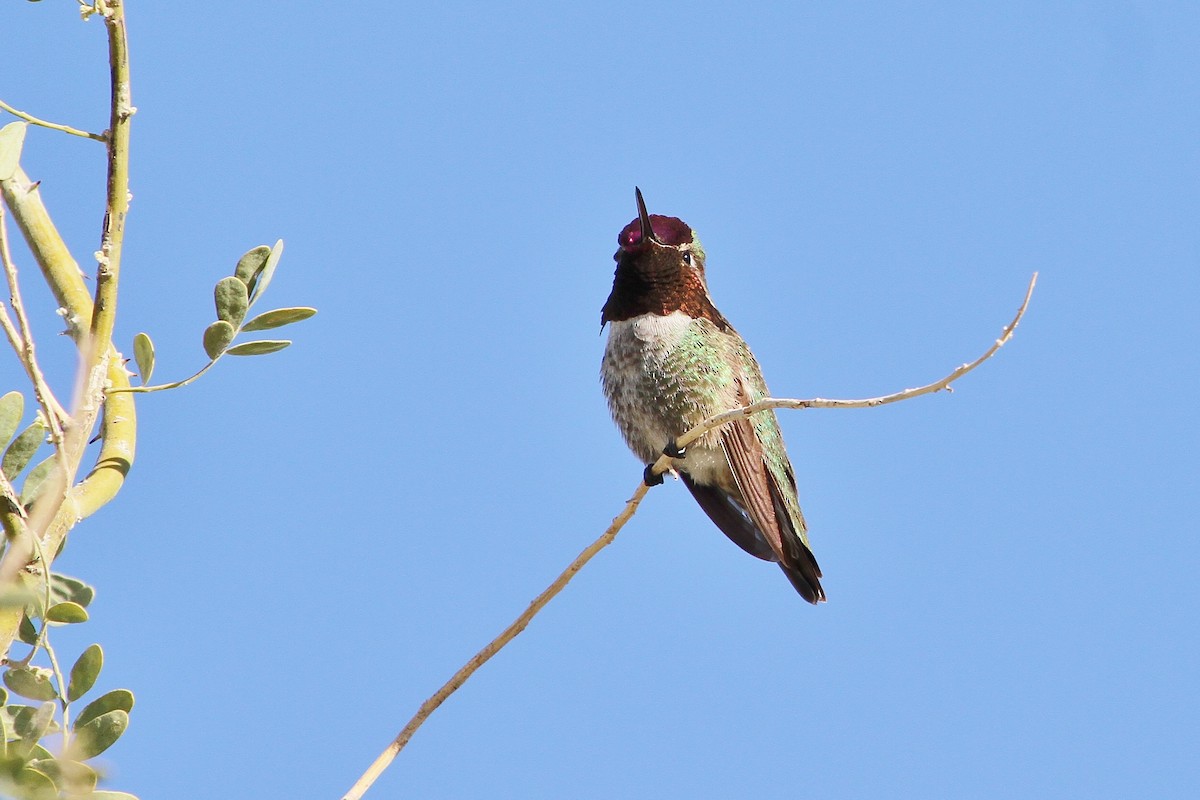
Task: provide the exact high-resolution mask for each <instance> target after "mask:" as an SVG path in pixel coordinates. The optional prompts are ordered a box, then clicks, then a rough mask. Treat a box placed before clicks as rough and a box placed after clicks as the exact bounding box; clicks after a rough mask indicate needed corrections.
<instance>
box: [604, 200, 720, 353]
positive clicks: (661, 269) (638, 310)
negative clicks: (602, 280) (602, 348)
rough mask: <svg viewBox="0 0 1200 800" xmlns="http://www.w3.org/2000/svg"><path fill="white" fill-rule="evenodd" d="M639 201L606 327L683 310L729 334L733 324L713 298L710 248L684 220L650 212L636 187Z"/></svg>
mask: <svg viewBox="0 0 1200 800" xmlns="http://www.w3.org/2000/svg"><path fill="white" fill-rule="evenodd" d="M634 196H635V198H636V199H637V210H638V215H637V217H636V218H634V220H633V221H632V222H630V223H629V224H628V225H626V226H625V227H624V228H622V229H621V232H620V233H619V234H617V244H618V245H619V246H620V247H619V248H618V250H617V252H616V254H615V255H614V256H613V259H614V260H615V261H616V262H617V271H616V274H615V275H614V276H613V288H612V293H611V294H609V296H608V301H607V302H606V303H605V304H604V308H603V309H602V310H601V312H600V326H601V327H603V326H604V324H605V323H608V322H620V321H621V320H627V319H632V318H633V317H637V316H641V315H642V314H657V315H659V316H666V315H668V314H671V313H674V312H676V311H682V312H684V313H685V314H687V315H688V316H690V317H693V318H701V317H703V318H705V319H708V320H710V321H711V322H712V323H713V324H715V325H716V326H717V327H718V328H720V329H722V330H725V329H727V328H728V327H729V323H728V322H727V321H726V320H725V318H724V317H723V316H721V312H719V311H717V308H716V306H715V305H713V302H712V298H711V297H709V295H708V281H707V280H706V279H705V277H704V248H703V247H701V245H700V240H699V239H698V238H697V237H696V232H695V231H693V230H692V229H691V228H690V227H689V226H688V225H687V223H685V222H684V221H683V220H681V219H679V218H678V217H664V216H662V215H661V214H649V213H647V212H646V201H645V200H644V199H643V198H642V191H641V189H638V188H637V187H634Z"/></svg>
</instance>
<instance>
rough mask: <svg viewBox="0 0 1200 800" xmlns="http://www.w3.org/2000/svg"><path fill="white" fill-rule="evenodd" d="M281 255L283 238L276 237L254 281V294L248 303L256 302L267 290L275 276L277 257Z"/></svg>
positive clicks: (277, 264) (277, 263)
mask: <svg viewBox="0 0 1200 800" xmlns="http://www.w3.org/2000/svg"><path fill="white" fill-rule="evenodd" d="M282 256H283V239H278V240H276V242H275V246H274V247H272V248H271V254H270V255H269V256H267V263H265V264H263V268H262V272H260V273H259V275H258V280H256V281H255V282H254V287H253V288H254V294H253V297H252V298H251V300H250V305H254V304H255V303H257V302H258V298H260V297H262V296H263V292H265V291H266V290H267V286H269V285H270V283H271V279H272V278H274V277H275V268H276V267H278V266H279V259H280V258H281V257H282Z"/></svg>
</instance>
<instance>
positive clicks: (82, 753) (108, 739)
mask: <svg viewBox="0 0 1200 800" xmlns="http://www.w3.org/2000/svg"><path fill="white" fill-rule="evenodd" d="M128 727H129V714H128V713H126V712H124V711H108V712H106V713H104V714H101V715H100V716H98V717H96V718H95V719H93V720H89V721H88V723H87V724H86V725H78V724H77V725H76V726H75V741H74V742H72V743H71V748H70V755H71V757H72V758H76V759H78V760H80V761H86V760H87V759H89V758H94V757H95V756H98V755H100V754H101V753H103V752H104V751H105V750H107V749H108V748H110V747H112V745H113V743H114V742H115V741H117V739H119V738H121V734H122V733H124V732H125V729H126V728H128Z"/></svg>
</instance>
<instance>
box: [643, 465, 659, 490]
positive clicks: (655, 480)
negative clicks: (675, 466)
mask: <svg viewBox="0 0 1200 800" xmlns="http://www.w3.org/2000/svg"><path fill="white" fill-rule="evenodd" d="M662 482H663V476H662V474H661V473H660V474H657V475H656V474H655V473H654V465H653V464H647V465H646V470H645V472H643V473H642V483H644V484H646V485H647V486H660V485H662Z"/></svg>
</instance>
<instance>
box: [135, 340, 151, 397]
mask: <svg viewBox="0 0 1200 800" xmlns="http://www.w3.org/2000/svg"><path fill="white" fill-rule="evenodd" d="M133 360H134V361H136V362H137V368H138V374H139V375H141V376H142V385H143V386H145V385H146V384H148V383H150V376H151V375H153V374H154V342H152V341H151V340H150V337H149V336H148V335H146V334H144V333H139V334H138V335H137V336H134V337H133Z"/></svg>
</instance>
